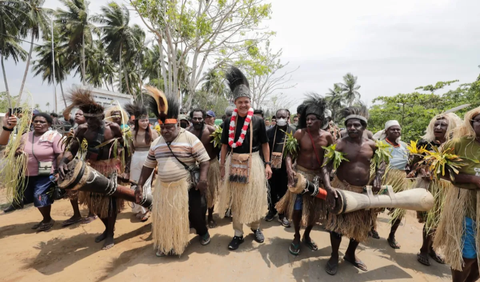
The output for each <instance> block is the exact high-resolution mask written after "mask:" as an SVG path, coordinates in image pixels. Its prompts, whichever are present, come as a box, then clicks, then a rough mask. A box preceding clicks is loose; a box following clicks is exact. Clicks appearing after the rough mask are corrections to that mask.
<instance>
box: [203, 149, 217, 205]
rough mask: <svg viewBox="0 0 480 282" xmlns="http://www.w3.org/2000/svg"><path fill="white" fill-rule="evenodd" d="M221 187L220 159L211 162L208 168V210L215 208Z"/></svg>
mask: <svg viewBox="0 0 480 282" xmlns="http://www.w3.org/2000/svg"><path fill="white" fill-rule="evenodd" d="M219 185H220V163H219V162H218V159H216V158H214V159H211V160H210V167H209V168H208V188H207V195H206V196H207V208H209V209H210V208H213V206H215V203H216V202H217V200H218V186H219Z"/></svg>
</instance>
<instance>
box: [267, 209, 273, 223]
mask: <svg viewBox="0 0 480 282" xmlns="http://www.w3.org/2000/svg"><path fill="white" fill-rule="evenodd" d="M274 218H275V213H274V212H271V211H269V212H268V213H267V215H266V216H265V221H267V222H270V221H272V220H273V219H274Z"/></svg>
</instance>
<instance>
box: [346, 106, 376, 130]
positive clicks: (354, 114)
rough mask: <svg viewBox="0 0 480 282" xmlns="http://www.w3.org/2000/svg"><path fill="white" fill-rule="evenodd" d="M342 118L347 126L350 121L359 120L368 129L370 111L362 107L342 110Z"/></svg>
mask: <svg viewBox="0 0 480 282" xmlns="http://www.w3.org/2000/svg"><path fill="white" fill-rule="evenodd" d="M342 116H343V118H344V119H345V124H347V120H349V119H358V120H360V121H361V123H362V124H363V125H364V126H365V127H366V126H367V123H368V118H369V117H370V115H369V114H368V109H367V107H366V106H364V105H362V106H360V107H347V108H345V109H343V110H342Z"/></svg>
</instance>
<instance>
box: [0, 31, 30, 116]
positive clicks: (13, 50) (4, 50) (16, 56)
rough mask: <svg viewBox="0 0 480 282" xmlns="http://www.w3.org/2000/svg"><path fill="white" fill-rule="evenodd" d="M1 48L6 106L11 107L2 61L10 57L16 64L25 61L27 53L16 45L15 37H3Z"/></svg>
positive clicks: (0, 57)
mask: <svg viewBox="0 0 480 282" xmlns="http://www.w3.org/2000/svg"><path fill="white" fill-rule="evenodd" d="M3 37H4V38H3V44H4V45H3V46H0V61H1V64H2V72H3V79H4V81H5V91H6V92H7V99H8V104H9V106H10V107H12V101H11V99H10V90H9V89H8V81H7V73H6V72H5V63H4V59H8V58H9V57H11V58H12V59H13V61H14V62H15V64H16V63H18V61H19V60H22V61H25V59H26V58H27V52H26V51H25V50H23V48H22V47H21V46H20V44H18V40H17V39H16V38H15V37H12V36H8V35H3Z"/></svg>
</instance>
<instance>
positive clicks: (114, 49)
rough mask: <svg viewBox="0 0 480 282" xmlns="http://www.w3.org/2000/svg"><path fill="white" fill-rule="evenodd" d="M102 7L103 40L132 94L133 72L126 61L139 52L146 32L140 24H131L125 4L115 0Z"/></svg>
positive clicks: (100, 17)
mask: <svg viewBox="0 0 480 282" xmlns="http://www.w3.org/2000/svg"><path fill="white" fill-rule="evenodd" d="M101 9H102V15H101V16H99V17H98V20H97V21H98V22H99V23H100V24H102V26H101V27H100V29H101V30H102V41H103V42H104V44H105V45H106V50H107V52H108V53H109V54H110V56H111V57H112V59H113V61H114V62H116V63H119V66H120V73H122V74H123V75H121V76H120V84H121V85H122V84H123V83H122V79H123V80H124V82H125V85H126V90H127V93H129V94H132V91H131V89H132V87H131V85H130V83H129V78H130V76H131V73H130V74H128V73H127V69H126V65H127V63H126V62H125V61H128V60H130V59H132V57H133V56H134V55H136V54H137V51H138V48H139V47H142V43H143V42H144V40H145V32H144V31H143V30H142V29H141V28H140V27H139V26H138V25H134V26H133V27H130V26H129V22H130V13H129V11H128V9H127V7H125V5H121V6H119V5H118V4H117V3H115V2H110V3H109V4H108V6H103V7H102V8H101ZM124 57H125V58H124Z"/></svg>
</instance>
